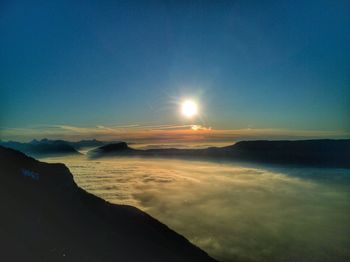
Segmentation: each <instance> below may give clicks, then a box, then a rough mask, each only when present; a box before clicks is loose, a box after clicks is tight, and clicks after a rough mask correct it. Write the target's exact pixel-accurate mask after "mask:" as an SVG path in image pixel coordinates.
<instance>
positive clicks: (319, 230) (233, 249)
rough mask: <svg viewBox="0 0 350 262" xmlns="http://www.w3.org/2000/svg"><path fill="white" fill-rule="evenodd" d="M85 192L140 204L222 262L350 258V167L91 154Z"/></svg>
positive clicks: (80, 179)
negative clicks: (256, 164) (333, 167)
mask: <svg viewBox="0 0 350 262" xmlns="http://www.w3.org/2000/svg"><path fill="white" fill-rule="evenodd" d="M44 160H45V161H50V162H64V163H65V164H66V165H67V166H68V167H69V168H70V170H71V172H72V173H73V174H74V178H75V180H76V182H77V183H78V184H79V185H80V186H81V187H83V188H84V189H86V190H88V191H89V192H92V193H94V194H96V195H98V196H100V197H102V198H104V199H106V200H108V201H110V202H113V203H118V204H129V205H133V206H136V207H138V208H140V209H142V210H144V211H146V212H148V213H149V214H151V215H152V216H154V217H155V218H157V219H158V220H160V221H161V222H163V223H165V224H166V225H168V226H169V227H171V228H172V229H174V230H175V231H177V232H179V233H180V234H182V235H184V236H185V237H187V238H188V239H189V240H190V241H191V242H193V243H194V244H196V245H198V246H199V247H201V248H202V249H204V250H205V251H207V252H208V253H209V254H210V255H212V256H213V257H215V258H217V259H219V260H220V261H346V260H348V261H349V259H350V250H349V246H350V226H349V221H350V170H341V169H313V168H293V169H292V168H283V169H282V168H277V167H268V166H264V167H263V166H249V165H243V164H237V163H236V164H232V163H220V162H205V161H186V160H174V159H171V160H169V159H152V158H147V159H142V158H130V157H121V158H113V159H99V160H89V159H88V158H86V157H85V156H78V157H65V158H51V159H44Z"/></svg>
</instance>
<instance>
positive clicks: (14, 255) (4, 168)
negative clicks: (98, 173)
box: [0, 146, 214, 262]
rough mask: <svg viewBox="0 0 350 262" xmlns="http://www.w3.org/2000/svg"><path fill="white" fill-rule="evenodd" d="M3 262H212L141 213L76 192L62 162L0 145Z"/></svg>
mask: <svg viewBox="0 0 350 262" xmlns="http://www.w3.org/2000/svg"><path fill="white" fill-rule="evenodd" d="M0 180H1V183H0V206H1V209H2V210H1V216H0V247H1V260H2V261H35V262H37V261H84V262H87V261H99V262H100V261H104V262H106V261H214V260H213V259H212V258H210V257H209V256H208V255H207V254H206V253H205V252H204V251H202V250H200V249H199V248H197V247H196V246H194V245H192V244H191V243H190V242H189V241H187V240H186V239H185V238H184V237H182V236H181V235H179V234H177V233H176V232H174V231H172V230H171V229H169V228H168V227H167V226H165V225H164V224H162V223H160V222H159V221H157V220H155V219H154V218H152V217H151V216H149V215H147V214H146V213H144V212H142V211H140V210H138V209H136V208H134V207H131V206H123V205H114V204H110V203H108V202H106V201H104V200H102V199H100V198H98V197H96V196H94V195H91V194H89V193H87V192H85V191H84V190H83V189H81V188H79V187H78V186H77V185H76V184H75V182H74V180H73V177H72V174H71V173H70V172H69V170H68V169H67V168H66V167H65V166H64V165H63V164H47V163H42V162H39V161H37V160H35V159H33V158H30V157H27V156H26V155H24V154H22V153H20V152H18V151H15V150H12V149H8V148H4V147H1V146H0Z"/></svg>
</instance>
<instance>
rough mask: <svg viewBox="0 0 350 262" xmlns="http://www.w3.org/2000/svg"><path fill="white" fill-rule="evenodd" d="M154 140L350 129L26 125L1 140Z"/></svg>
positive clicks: (323, 134) (297, 135) (314, 134)
mask: <svg viewBox="0 0 350 262" xmlns="http://www.w3.org/2000/svg"><path fill="white" fill-rule="evenodd" d="M43 137H47V138H51V139H68V140H79V139H91V138H97V139H101V140H107V141H108V140H125V141H130V142H132V141H134V142H146V141H148V142H152V141H159V142H165V141H174V142H179V141H180V142H181V141H184V142H185V141H203V142H205V141H212V142H213V141H217V142H223V141H232V142H233V141H237V140H244V139H301V138H349V137H350V134H349V133H348V132H345V131H344V132H340V131H323V130H291V129H258V128H245V129H214V128H212V127H206V126H202V125H199V124H193V125H170V124H169V125H138V124H133V125H112V126H104V125H98V126H90V127H79V126H72V125H39V126H31V127H25V128H0V139H3V140H20V141H27V140H30V139H33V138H43Z"/></svg>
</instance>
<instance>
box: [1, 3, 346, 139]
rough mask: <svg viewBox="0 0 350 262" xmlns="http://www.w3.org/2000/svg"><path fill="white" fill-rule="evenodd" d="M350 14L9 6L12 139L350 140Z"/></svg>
mask: <svg viewBox="0 0 350 262" xmlns="http://www.w3.org/2000/svg"><path fill="white" fill-rule="evenodd" d="M349 13H350V2H349V1H340V0H339V1H320V0H317V1H227V2H225V1H6V0H5V1H1V4H0V38H1V40H0V127H1V128H2V129H1V130H0V132H1V133H0V138H1V137H5V138H7V137H10V136H9V134H10V132H12V131H11V130H14V129H17V130H23V129H26V128H33V127H35V126H49V127H52V126H57V125H58V126H60V127H61V126H62V125H64V126H74V127H92V128H93V127H96V126H101V125H103V126H117V125H141V126H143V125H175V126H178V125H193V124H196V125H201V126H204V127H211V129H212V130H237V129H247V128H251V129H258V130H264V129H269V130H272V129H276V130H317V132H320V131H322V132H323V131H324V132H334V134H338V135H339V136H350V135H349V134H350V120H349V119H350V117H349V115H350V16H349ZM186 97H191V98H194V99H196V100H197V101H198V102H199V105H200V115H199V117H198V118H196V119H192V120H191V121H189V120H186V119H183V118H182V117H180V116H179V112H178V102H179V101H181V99H183V98H186ZM6 132H7V133H6ZM4 134H6V135H4ZM33 136H35V134H34V135H33Z"/></svg>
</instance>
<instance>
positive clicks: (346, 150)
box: [89, 139, 350, 168]
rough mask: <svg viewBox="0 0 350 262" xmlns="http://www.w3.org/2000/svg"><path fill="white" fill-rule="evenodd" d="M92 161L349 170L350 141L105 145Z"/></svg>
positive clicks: (93, 153)
mask: <svg viewBox="0 0 350 262" xmlns="http://www.w3.org/2000/svg"><path fill="white" fill-rule="evenodd" d="M89 155H90V156H91V157H93V158H96V157H104V156H123V155H128V156H153V157H185V158H188V157H191V158H209V159H222V160H236V161H250V162H260V163H275V164H288V165H305V166H320V167H342V168H350V139H344V140H330V139H322V140H299V141H287V140H285V141H265V140H260V141H241V142H238V143H236V144H234V145H231V146H227V147H209V148H206V149H176V148H168V149H147V150H139V149H133V148H130V147H129V146H128V145H127V144H126V143H116V144H110V145H105V146H102V147H99V148H97V149H94V150H92V151H90V152H89Z"/></svg>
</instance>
